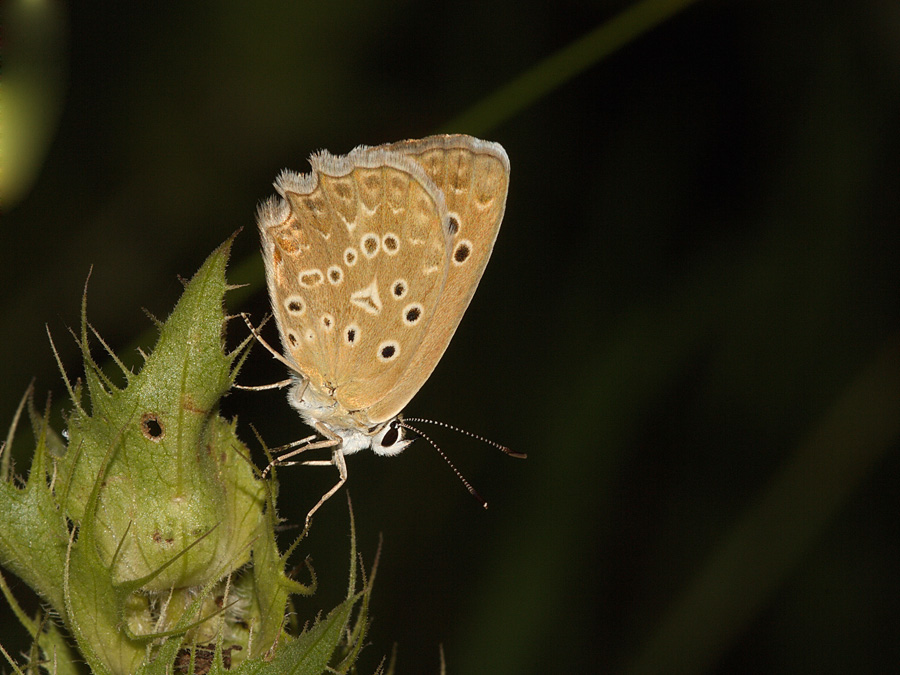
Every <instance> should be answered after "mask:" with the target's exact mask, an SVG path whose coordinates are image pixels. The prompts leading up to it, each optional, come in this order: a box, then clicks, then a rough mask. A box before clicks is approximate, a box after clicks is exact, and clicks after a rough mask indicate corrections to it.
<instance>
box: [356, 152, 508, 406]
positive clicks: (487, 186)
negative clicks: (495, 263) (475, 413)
mask: <svg viewBox="0 0 900 675" xmlns="http://www.w3.org/2000/svg"><path fill="white" fill-rule="evenodd" d="M385 150H386V151H390V152H398V153H401V154H403V155H405V156H407V157H410V158H411V159H413V160H415V161H416V163H417V164H419V165H420V166H421V167H422V168H423V169H424V171H425V173H426V174H427V175H428V176H429V177H430V178H431V180H432V181H434V183H435V185H437V187H438V189H439V190H440V191H441V192H442V194H443V197H444V201H445V203H446V206H447V211H448V214H449V217H450V222H451V226H450V228H449V242H448V243H449V248H450V251H451V254H450V256H451V257H450V265H449V270H448V274H447V281H446V284H445V286H444V288H443V292H442V293H441V296H440V307H439V309H438V312H439V315H438V318H437V320H436V321H435V322H432V323H430V324H429V325H428V331H427V334H426V335H425V337H424V340H423V341H422V342H421V344H420V345H419V347H418V350H417V351H416V353H415V355H414V356H413V358H412V360H411V361H410V362H409V364H408V366H407V367H406V368H405V369H404V371H403V373H402V375H401V377H400V378H399V379H398V380H397V382H396V383H395V384H394V386H393V387H392V389H391V390H390V391H388V392H386V393H384V394H383V396H382V398H381V399H380V400H379V401H377V402H376V403H374V404H373V405H372V406H371V407H370V408H369V409H368V411H367V414H368V416H369V418H370V419H372V420H377V421H384V420H388V419H392V418H393V417H395V416H396V415H398V414H399V413H400V411H401V410H402V409H403V408H404V407H405V406H406V404H407V403H409V401H410V399H412V397H413V396H415V394H416V392H417V391H418V390H419V389H420V388H421V386H422V385H423V384H424V383H425V380H427V379H428V377H429V376H430V375H431V373H432V371H433V370H434V368H435V367H436V366H437V363H438V361H439V360H440V358H441V356H443V354H444V352H445V351H446V349H447V345H448V344H449V343H450V339H451V338H452V337H453V334H454V333H455V332H456V328H457V326H458V325H459V322H460V320H461V319H462V316H463V314H464V313H465V311H466V308H467V307H468V306H469V302H470V301H471V299H472V296H473V295H474V293H475V289H476V288H477V287H478V282H479V281H480V280H481V276H482V274H483V273H484V269H485V267H486V266H487V263H488V259H489V258H490V256H491V251H493V248H494V241H495V240H496V238H497V233H498V232H499V230H500V223H501V222H502V220H503V213H504V211H505V209H506V193H507V190H508V187H509V158H508V157H507V155H506V151H505V150H504V149H503V148H502V147H501V146H500V145H499V144H497V143H490V142H487V141H482V140H479V139H477V138H473V137H471V136H464V135H449V136H431V137H428V138H424V139H422V140H411V141H401V142H399V143H394V144H391V145H386V146H380V147H379V148H376V149H374V151H385Z"/></svg>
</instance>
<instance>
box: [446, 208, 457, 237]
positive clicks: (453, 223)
mask: <svg viewBox="0 0 900 675" xmlns="http://www.w3.org/2000/svg"><path fill="white" fill-rule="evenodd" d="M447 229H448V230H449V231H450V234H452V235H456V233H457V232H459V218H457V217H456V214H455V213H451V214H450V220H449V222H448V223H447Z"/></svg>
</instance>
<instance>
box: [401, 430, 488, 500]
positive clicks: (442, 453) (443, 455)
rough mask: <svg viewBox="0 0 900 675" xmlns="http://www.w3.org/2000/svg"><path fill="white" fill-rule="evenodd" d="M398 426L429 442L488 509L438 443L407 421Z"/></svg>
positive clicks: (471, 493)
mask: <svg viewBox="0 0 900 675" xmlns="http://www.w3.org/2000/svg"><path fill="white" fill-rule="evenodd" d="M398 424H399V425H400V426H401V427H403V428H404V429H408V430H409V431H412V432H414V433H416V434H418V435H419V436H420V437H421V438H424V439H425V440H426V441H428V443H429V444H430V445H431V447H432V448H434V449H435V450H437V452H438V454H439V455H440V456H441V457H443V458H444V461H445V462H447V464H448V465H449V467H450V468H451V469H453V473H455V474H456V477H457V478H459V479H460V480H461V481H462V484H463V485H465V486H466V490H468V491H469V494H470V495H472V496H473V497H475V499H477V500H478V502H479V503H480V504H481V506H482V508H485V509H486V508H487V507H488V505H487V502H486V501H485V499H484V497H482V496H481V495H480V494H478V492H477V491H476V490H475V488H473V487H472V484H471V483H470V482H469V481H467V480H466V477H465V476H463V475H462V473H460V471H459V469H457V468H456V465H455V464H454V463H453V462H451V461H450V458H449V457H447V455H445V454H444V451H443V450H441V449H440V447H438V444H437V443H435V442H434V441H433V440H431V438H430V437H429V436H428V435H427V434H425V433H423V432H422V431H420V430H419V429H416V428H415V427H411V426H409V425H408V424H406V420H400V421H398Z"/></svg>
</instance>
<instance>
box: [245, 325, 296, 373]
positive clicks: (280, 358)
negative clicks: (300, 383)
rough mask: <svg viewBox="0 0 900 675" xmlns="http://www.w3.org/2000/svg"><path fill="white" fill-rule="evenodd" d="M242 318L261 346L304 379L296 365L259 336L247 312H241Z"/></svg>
mask: <svg viewBox="0 0 900 675" xmlns="http://www.w3.org/2000/svg"><path fill="white" fill-rule="evenodd" d="M241 318H242V319H243V320H244V323H246V324H247V328H249V329H250V332H251V333H253V337H255V338H256V341H257V342H259V344H261V345H262V346H263V347H265V348H266V350H267V351H268V352H269V353H270V354H271V355H272V356H274V357H275V358H276V359H278V360H279V361H281V362H282V363H283V364H284V365H286V366H287V367H288V369H289V370H291V371H292V372H294V373H297V374H298V375H300V376H301V377H303V373H301V372H299V371H298V370H297V366H296V365H294V364H293V363H291V362H290V361H288V360H287V359H286V358H284V357H283V356H282V355H281V354H279V353H278V351H277V350H276V349H275V348H274V347H272V345H270V344H269V343H268V342H266V341H265V340H264V339H263V336H262V335H260V334H259V331H258V330H257V329H256V326H254V325H253V322H252V321H250V316H249V315H248V314H247V313H246V312H241ZM263 323H265V321H263Z"/></svg>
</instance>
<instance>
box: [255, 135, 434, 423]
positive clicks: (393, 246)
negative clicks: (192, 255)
mask: <svg viewBox="0 0 900 675" xmlns="http://www.w3.org/2000/svg"><path fill="white" fill-rule="evenodd" d="M312 165H313V172H312V173H311V174H308V175H304V176H298V175H296V174H292V173H286V174H282V176H281V177H279V180H278V182H277V183H276V187H277V188H278V191H279V192H280V193H281V194H282V196H283V197H284V199H285V201H286V205H284V206H282V205H278V204H277V203H273V202H269V203H268V204H266V205H264V207H263V208H262V209H261V210H260V229H261V231H262V236H263V246H264V249H265V250H266V252H267V254H268V255H266V256H265V257H266V263H267V278H268V282H269V290H270V294H271V297H272V305H273V311H274V312H275V314H276V317H277V319H278V324H279V328H280V330H281V335H282V341H283V343H284V347H285V350H286V355H287V358H288V359H289V360H291V361H292V362H293V363H295V364H296V366H297V370H298V371H299V372H300V373H302V374H303V375H304V376H306V377H307V378H309V383H310V386H312V387H314V388H315V389H317V390H318V391H319V392H320V393H324V394H327V395H328V396H330V397H332V398H334V400H335V401H336V402H338V403H340V404H341V405H342V406H343V407H344V408H345V409H347V410H350V411H363V413H365V410H366V409H367V408H369V407H370V406H372V405H374V404H377V403H378V402H379V401H380V400H381V399H382V398H383V397H384V396H385V395H386V394H387V393H388V392H390V391H391V390H392V389H393V388H394V387H395V385H396V383H397V382H398V381H399V380H400V379H401V377H402V374H403V373H404V372H405V371H406V370H408V369H409V367H410V363H411V361H412V360H413V359H414V357H415V354H416V353H417V352H418V350H419V346H420V344H421V343H422V342H423V340H424V337H425V335H426V334H427V332H428V330H429V326H430V325H431V323H432V320H433V319H434V318H435V316H436V315H437V312H436V307H437V305H438V302H439V299H440V296H441V291H442V289H443V286H444V284H445V281H446V278H447V273H448V269H449V267H450V262H449V260H450V253H451V251H450V248H449V241H448V239H447V235H446V228H447V213H446V207H445V205H444V202H443V196H442V194H441V193H440V192H439V191H438V190H437V189H436V188H435V187H434V184H433V183H432V181H431V180H430V179H428V178H427V177H426V175H425V174H424V172H423V171H422V170H421V169H420V168H419V167H418V166H417V165H416V164H414V163H413V162H411V161H410V160H408V159H406V158H404V157H403V156H402V155H400V154H398V153H391V152H387V151H384V150H381V151H371V150H369V149H360V150H357V151H354V152H352V153H350V155H347V156H344V157H334V156H332V155H330V154H328V153H320V154H318V155H315V156H314V157H313V158H312ZM373 421H375V422H377V421H382V420H380V419H377V420H373Z"/></svg>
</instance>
